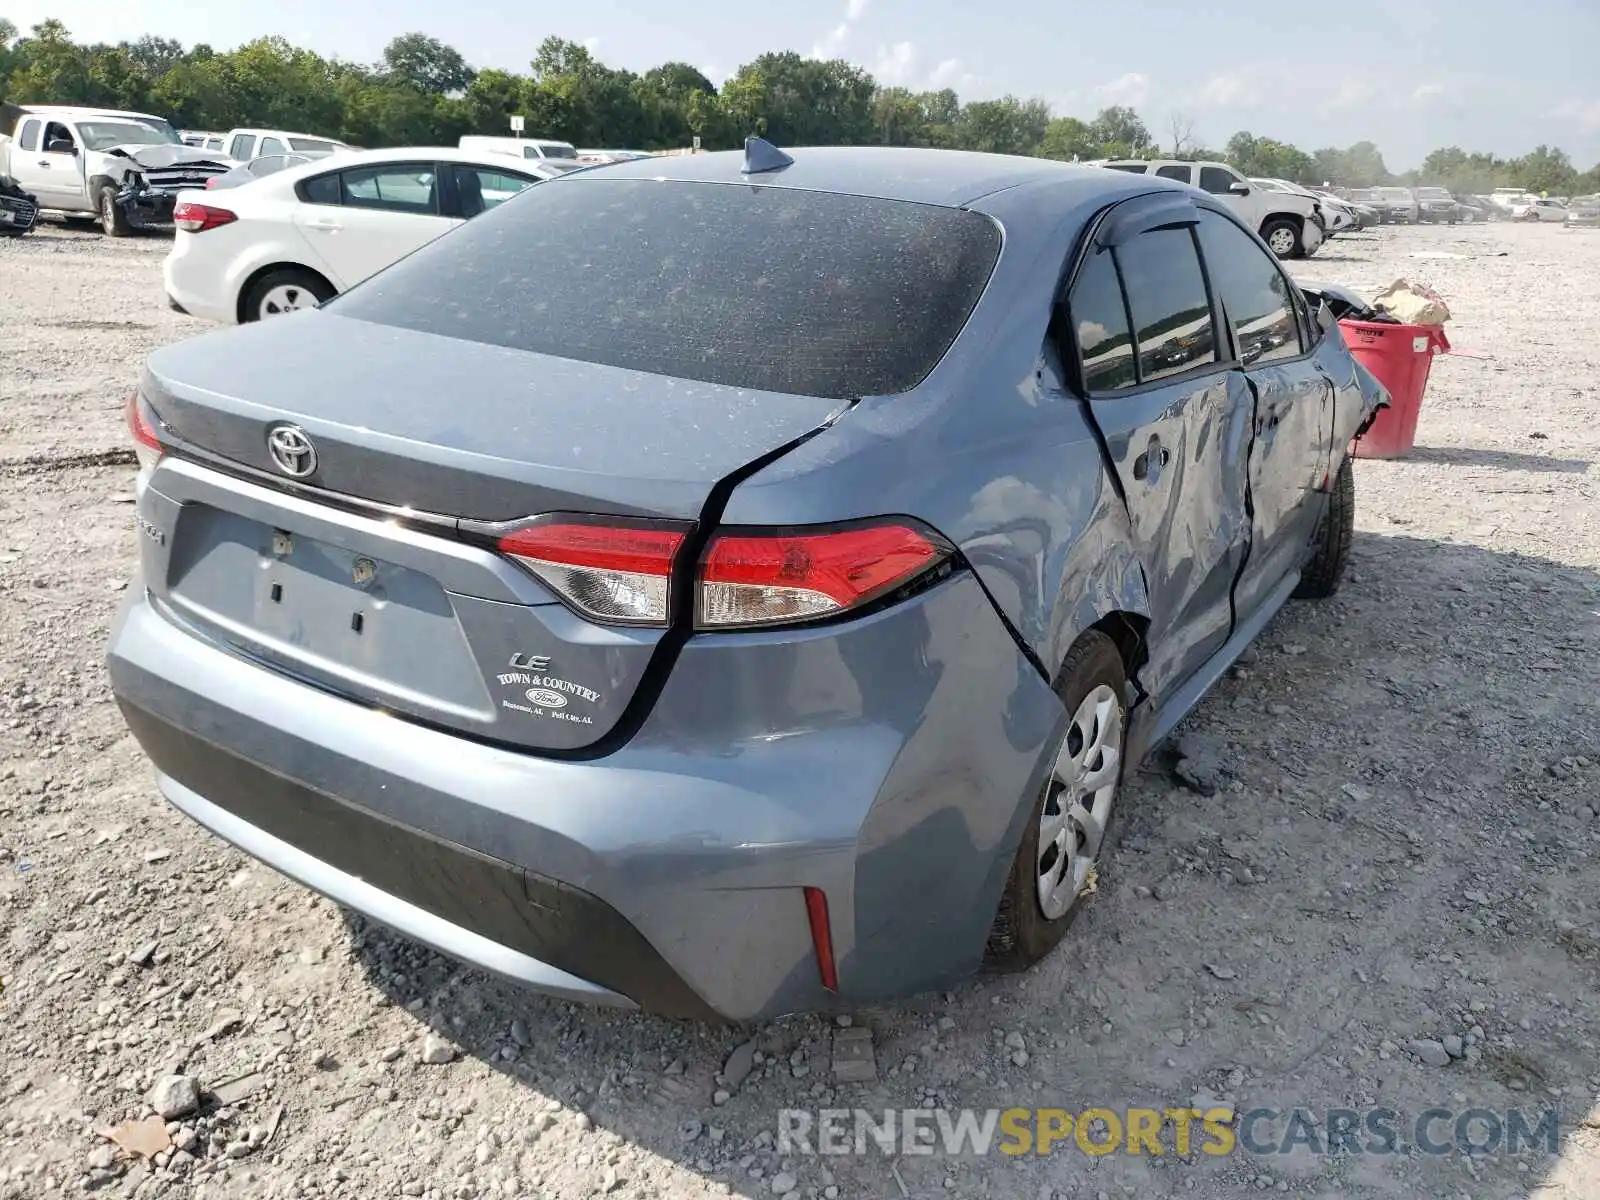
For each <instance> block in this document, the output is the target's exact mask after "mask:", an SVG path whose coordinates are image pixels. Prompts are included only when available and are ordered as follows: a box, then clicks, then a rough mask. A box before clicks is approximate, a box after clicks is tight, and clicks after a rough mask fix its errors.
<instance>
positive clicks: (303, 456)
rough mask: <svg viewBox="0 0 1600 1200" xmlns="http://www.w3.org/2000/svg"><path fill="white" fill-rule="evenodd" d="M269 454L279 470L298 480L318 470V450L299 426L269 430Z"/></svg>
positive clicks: (277, 426)
mask: <svg viewBox="0 0 1600 1200" xmlns="http://www.w3.org/2000/svg"><path fill="white" fill-rule="evenodd" d="M267 453H269V454H271V455H272V461H273V463H274V464H275V465H276V466H277V468H278V470H280V471H282V472H283V473H284V474H285V475H292V476H293V477H294V478H296V479H304V478H305V477H306V476H307V475H310V474H311V473H312V472H313V471H315V470H316V469H317V448H316V447H315V446H313V445H312V444H311V439H310V438H308V437H307V436H306V431H305V430H304V429H301V428H300V426H298V425H275V426H273V427H272V428H271V429H270V430H268V431H267Z"/></svg>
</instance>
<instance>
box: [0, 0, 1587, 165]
mask: <svg viewBox="0 0 1600 1200" xmlns="http://www.w3.org/2000/svg"><path fill="white" fill-rule="evenodd" d="M691 11H692V13H693V15H691ZM0 15H3V16H6V17H8V18H9V19H10V20H11V21H12V22H13V23H14V24H15V25H17V26H18V28H20V29H23V30H26V29H27V28H29V27H30V26H31V25H33V24H34V23H35V22H37V21H40V20H42V19H44V18H46V17H56V18H58V19H60V20H62V21H63V22H65V23H66V25H67V28H68V29H69V30H71V32H72V35H73V37H74V38H75V39H76V40H79V41H118V40H121V39H123V38H130V39H131V38H134V37H138V36H139V35H141V34H144V33H153V34H157V35H160V36H163V37H171V38H177V39H178V40H179V41H181V42H183V43H185V44H192V43H195V42H208V43H210V44H211V45H212V46H214V47H215V48H217V49H219V50H221V49H229V48H232V47H233V46H236V45H238V44H240V43H241V42H245V41H248V40H250V39H251V38H254V37H259V36H262V35H264V34H278V35H281V36H283V37H286V38H288V39H289V40H290V41H291V42H293V43H295V44H297V45H300V46H304V47H307V48H308V49H311V50H315V51H317V52H318V53H320V54H323V55H328V56H338V57H341V58H346V59H354V60H357V61H362V62H371V61H375V60H376V59H377V58H378V57H379V55H380V54H381V52H382V50H383V46H384V44H385V43H386V42H387V41H388V40H389V39H390V38H391V37H394V36H395V35H396V34H400V33H406V32H409V31H412V30H420V31H422V32H424V33H428V34H432V35H433V36H434V37H437V38H439V39H441V40H442V41H444V42H446V43H448V44H450V45H452V46H454V47H455V48H456V49H458V50H460V51H461V53H462V54H463V55H464V56H465V57H466V59H467V61H468V62H470V63H471V64H472V65H473V66H476V67H500V68H503V69H507V70H516V71H526V70H527V66H528V61H529V60H530V59H531V58H532V57H533V53H534V50H535V48H536V47H537V46H538V44H539V42H540V41H541V40H542V39H543V38H544V37H546V36H548V35H550V34H555V35H558V36H561V37H565V38H570V39H572V40H574V41H582V42H585V43H587V44H588V45H589V46H590V48H591V49H592V50H593V51H594V53H595V54H596V55H598V57H599V58H600V59H601V60H603V61H604V62H606V63H608V64H609V65H611V66H615V67H625V68H628V69H629V70H633V71H641V72H642V71H644V70H647V69H648V68H650V67H652V66H655V65H656V64H658V63H661V62H665V61H669V60H681V61H684V62H689V63H693V64H694V65H695V66H697V67H699V68H700V69H701V70H702V71H704V72H705V73H706V74H707V75H708V76H709V77H710V78H711V79H712V81H713V82H714V83H717V84H718V85H720V84H721V83H722V82H723V81H724V80H725V79H726V78H727V77H728V76H730V75H731V74H733V72H734V71H735V70H737V69H738V67H739V65H740V64H741V63H744V62H748V61H749V60H750V59H752V58H754V57H755V56H756V55H758V54H761V53H764V52H766V51H768V50H797V51H799V52H800V53H801V54H807V55H816V56H820V57H827V58H834V57H839V58H845V59H848V60H850V61H851V62H854V63H858V64H860V65H862V66H864V67H866V68H867V69H869V70H870V71H872V72H873V74H874V75H875V76H876V77H877V78H878V79H879V81H880V82H882V83H886V84H901V85H904V86H907V87H911V88H914V89H922V88H930V87H954V88H955V89H956V90H957V91H958V92H959V93H960V94H961V97H962V99H964V100H979V99H987V98H991V97H994V96H1000V95H1004V94H1006V93H1011V94H1013V95H1016V96H1019V97H1023V98H1031V97H1039V98H1041V99H1044V100H1046V101H1048V102H1049V103H1050V104H1051V105H1052V107H1053V108H1054V109H1055V111H1056V112H1057V113H1058V114H1062V115H1071V116H1079V117H1088V116H1092V115H1093V114H1094V113H1095V112H1096V111H1098V110H1099V109H1101V108H1103V107H1105V106H1106V105H1108V104H1128V105H1132V106H1133V107H1135V108H1137V109H1138V110H1139V112H1140V114H1141V115H1142V116H1143V117H1144V119H1145V121H1146V123H1147V124H1148V125H1149V126H1150V129H1151V132H1152V133H1153V134H1154V135H1155V136H1156V138H1157V140H1158V141H1161V142H1166V143H1170V141H1171V139H1172V120H1173V117H1174V115H1177V116H1178V117H1180V118H1181V119H1182V120H1183V121H1184V122H1185V123H1187V122H1193V126H1194V131H1195V134H1196V136H1197V137H1198V138H1199V139H1200V140H1201V142H1202V144H1204V145H1208V146H1212V147H1215V148H1219V149H1220V148H1221V147H1222V145H1223V144H1225V143H1226V141H1227V139H1228V138H1229V136H1231V135H1232V134H1233V133H1235V132H1237V131H1238V130H1241V129H1245V130H1249V131H1250V132H1251V133H1254V134H1255V135H1257V136H1258V137H1263V136H1264V137H1274V138H1277V139H1279V140H1280V141H1286V142H1290V143H1293V144H1294V145H1297V146H1299V147H1300V148H1301V149H1303V150H1307V151H1310V150H1315V149H1317V148H1319V147H1322V146H1341V147H1342V146H1347V145H1350V144H1351V143H1353V142H1356V141H1361V140H1364V139H1365V140H1371V141H1373V142H1376V143H1377V144H1378V146H1379V148H1380V149H1381V150H1382V151H1383V153H1384V158H1385V160H1386V162H1387V163H1388V166H1389V168H1390V169H1391V170H1397V171H1398V170H1405V169H1408V168H1411V167H1415V166H1419V165H1420V164H1421V161H1422V159H1423V157H1424V156H1425V155H1426V154H1427V153H1428V151H1429V150H1432V149H1434V148H1436V147H1439V146H1449V145H1459V146H1461V147H1462V148H1463V149H1466V150H1487V151H1492V152H1494V153H1496V154H1499V155H1502V156H1506V157H1510V156H1514V155H1517V154H1520V153H1523V152H1525V151H1527V150H1530V149H1532V148H1533V147H1534V146H1536V145H1539V144H1541V143H1543V144H1549V145H1555V146H1560V147H1561V148H1562V149H1564V150H1566V151H1567V153H1568V154H1570V155H1571V156H1572V158H1573V161H1574V163H1575V164H1576V165H1577V166H1578V168H1579V169H1580V170H1586V169H1588V168H1589V167H1592V166H1594V165H1596V164H1597V163H1600V69H1597V67H1596V56H1597V53H1600V0H1514V2H1511V3H1507V2H1506V0H1403V2H1402V3H1397V4H1393V5H1385V4H1383V3H1381V2H1380V3H1353V4H1352V3H1347V2H1345V0H1231V3H1228V4H1216V5H1207V4H1204V3H1197V2H1195V0H1115V2H1114V3H1106V2H1105V0H1005V2H1003V3H992V2H991V3H983V4H975V3H959V4H958V3H955V2H954V0H785V2H784V3H782V4H764V3H760V2H759V0H757V2H755V3H752V2H750V0H699V3H698V4H689V3H686V2H685V0H585V2H584V3H583V4H581V5H580V4H572V3H569V2H558V0H452V2H451V3H449V4H439V3H437V0H384V2H383V3H381V4H380V3H377V2H376V0H344V2H343V3H329V2H328V0H274V3H273V4H271V5H227V6H220V5H207V6H205V7H203V8H202V7H201V6H199V5H197V4H186V3H183V2H181V0H169V2H167V3H162V4H129V3H127V0H0Z"/></svg>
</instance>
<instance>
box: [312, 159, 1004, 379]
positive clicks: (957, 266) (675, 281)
mask: <svg viewBox="0 0 1600 1200" xmlns="http://www.w3.org/2000/svg"><path fill="white" fill-rule="evenodd" d="M999 252H1000V232H999V229H998V228H997V227H996V226H995V225H994V223H993V222H992V221H990V220H989V219H988V218H986V217H983V216H980V215H978V214H976V213H971V212H964V211H961V210H959V209H953V208H944V207H939V206H934V205H926V204H913V203H907V202H904V201H895V200H882V199H875V198H871V197H863V196H849V195H839V194H835V193H830V192H811V191H800V190H796V189H789V188H780V187H770V186H766V187H759V186H758V187H747V186H732V185H726V184H703V183H681V182H662V181H657V180H646V179H605V178H602V177H600V176H598V175H596V176H587V177H584V176H573V177H571V178H569V179H557V180H553V181H550V182H547V183H543V184H540V185H539V186H538V187H533V188H529V189H527V190H526V191H525V192H524V193H523V194H521V195H519V196H517V197H515V198H514V199H513V200H511V201H510V202H508V203H505V204H502V205H500V206H499V207H497V208H495V209H494V210H492V211H490V212H487V213H485V214H484V215H483V216H482V217H479V218H478V219H477V220H474V221H469V222H467V223H466V224H465V225H463V226H462V227H461V228H460V229H459V230H457V231H456V232H455V233H452V234H451V235H450V236H449V237H446V238H441V239H439V240H438V241H436V242H434V243H432V244H430V245H428V246H426V247H424V248H423V249H422V250H419V251H418V252H416V253H415V254H412V255H411V256H409V257H407V258H405V259H402V260H401V261H400V262H398V263H396V264H395V265H394V266H393V267H390V268H389V269H388V270H386V271H384V272H382V273H381V274H379V275H377V276H374V277H373V278H372V279H370V280H368V281H367V282H366V283H365V284H363V285H361V286H360V287H357V288H355V289H353V290H352V291H350V292H348V293H346V294H345V295H343V296H341V297H340V298H339V299H338V300H337V301H336V302H334V303H335V304H336V306H337V307H334V305H330V306H329V307H330V310H331V311H335V312H337V313H339V314H340V315H342V316H346V317H354V318H357V319H360V320H367V321H374V322H378V323H380V324H385V325H394V326H399V327H401V328H405V329H414V330H418V331H420V332H424V333H432V334H439V335H441V336H444V337H452V338H462V339H465V340H467V341H474V342H486V343H489V344H491V345H497V346H507V347H511V348H514V349H518V350H529V351H534V352H537V353H540V354H551V355H559V356H561V357H563V358H572V359H581V360H584V361H587V362H595V363H604V364H607V365H609V366H615V367H626V368H630V369H633V370H639V371H650V372H653V373H656V374H660V375H669V376H675V377H678V378H683V379H696V380H702V381H704V382H707V383H716V384H727V385H731V386H735V387H746V388H757V389H762V390H766V391H773V392H790V393H797V394H802V395H813V396H825V397H830V398H840V399H844V398H850V397H856V396H863V395H884V394H894V393H898V392H903V391H906V390H908V389H910V388H912V387H915V386H916V385H917V383H919V382H920V381H921V380H922V378H923V377H924V376H926V375H927V374H928V372H929V371H931V370H932V369H933V367H934V365H935V364H936V363H937V362H938V361H939V359H940V358H941V357H943V355H944V352H945V351H946V350H947V349H948V348H949V346H950V344H951V342H953V341H954V340H955V338H956V335H957V334H959V333H960V331H961V329H962V326H964V325H965V324H966V322H967V319H968V317H969V316H970V315H971V313H972V310H973V308H974V307H975V306H976V305H977V303H978V297H979V296H980V295H981V294H982V292H983V288H984V285H985V284H986V283H987V282H988V279H989V275H990V273H991V272H992V271H993V269H994V264H995V261H996V258H997V257H998V255H999Z"/></svg>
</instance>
